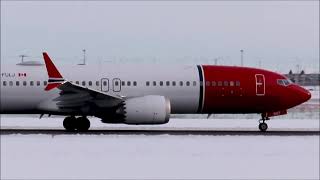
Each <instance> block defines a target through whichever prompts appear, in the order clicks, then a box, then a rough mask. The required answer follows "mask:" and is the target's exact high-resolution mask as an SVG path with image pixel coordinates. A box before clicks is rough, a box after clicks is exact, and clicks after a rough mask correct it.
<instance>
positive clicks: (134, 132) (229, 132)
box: [0, 129, 320, 136]
mask: <svg viewBox="0 0 320 180" xmlns="http://www.w3.org/2000/svg"><path fill="white" fill-rule="evenodd" d="M0 134H1V135H14V134H22V135H34V134H44V135H54V136H56V135H150V136H152V135H180V136H181V135H186V136H187V135H202V136H320V131H317V130H306V131H301V130H270V131H267V132H260V131H258V130H180V129H177V130H168V129H163V130H161V129H156V130H137V129H106V130H101V129H99V130H90V131H87V132H68V131H65V130H63V129H1V130H0Z"/></svg>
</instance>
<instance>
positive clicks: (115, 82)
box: [112, 78, 121, 92]
mask: <svg viewBox="0 0 320 180" xmlns="http://www.w3.org/2000/svg"><path fill="white" fill-rule="evenodd" d="M112 87H113V91H114V92H120V91H121V80H120V79H119V78H114V79H113V80H112Z"/></svg>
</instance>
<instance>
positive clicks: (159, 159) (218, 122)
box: [1, 116, 320, 179]
mask: <svg viewBox="0 0 320 180" xmlns="http://www.w3.org/2000/svg"><path fill="white" fill-rule="evenodd" d="M62 120H63V118H62V117H51V118H47V117H45V118H43V119H36V118H34V117H32V116H26V117H23V116H1V129H14V128H20V129H32V128H41V129H62ZM91 121H92V128H93V129H106V130H108V129H149V130H157V129H173V130H176V129H179V130H186V129H190V130H204V129H205V130H221V129H223V130H254V131H257V125H258V122H257V119H209V120H208V119H171V121H170V122H169V123H168V124H165V125H160V126H128V125H110V124H102V123H101V122H100V121H99V120H98V119H95V118H91ZM268 125H269V128H270V130H271V131H272V130H298V131H299V130H300V131H301V130H317V131H319V119H292V120H290V119H276V118H275V119H274V120H271V121H268ZM319 145H320V144H319V136H318V135H314V136H243V135H242V136H230V135H229V136H228V135H227V136H210V135H144V134H134V135H123V134H122V135H117V134H104V135H85V134H73V135H46V134H36V135H21V134H10V135H1V179H71V178H73V179H128V178H130V179H132V178H133V179H154V178H155V179H166V178H169V179H177V178H179V179H205V178H207V179H258V178H259V179H261V178H262V179H319V178H320V177H319V168H320V167H319V158H320V157H319Z"/></svg>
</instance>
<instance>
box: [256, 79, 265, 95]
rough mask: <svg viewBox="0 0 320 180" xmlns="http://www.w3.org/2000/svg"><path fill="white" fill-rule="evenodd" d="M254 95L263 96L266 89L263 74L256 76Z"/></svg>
mask: <svg viewBox="0 0 320 180" xmlns="http://www.w3.org/2000/svg"><path fill="white" fill-rule="evenodd" d="M255 76H256V95H257V96H264V95H265V93H266V92H265V91H266V87H265V78H264V75H263V74H256V75H255Z"/></svg>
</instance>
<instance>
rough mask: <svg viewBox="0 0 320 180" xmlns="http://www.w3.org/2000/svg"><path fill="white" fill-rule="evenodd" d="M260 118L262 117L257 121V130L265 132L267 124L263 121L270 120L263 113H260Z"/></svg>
mask: <svg viewBox="0 0 320 180" xmlns="http://www.w3.org/2000/svg"><path fill="white" fill-rule="evenodd" d="M261 117H262V119H260V121H259V129H260V131H262V132H265V131H267V129H268V124H267V123H265V121H267V120H270V118H269V117H267V116H266V114H265V113H262V114H261Z"/></svg>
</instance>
